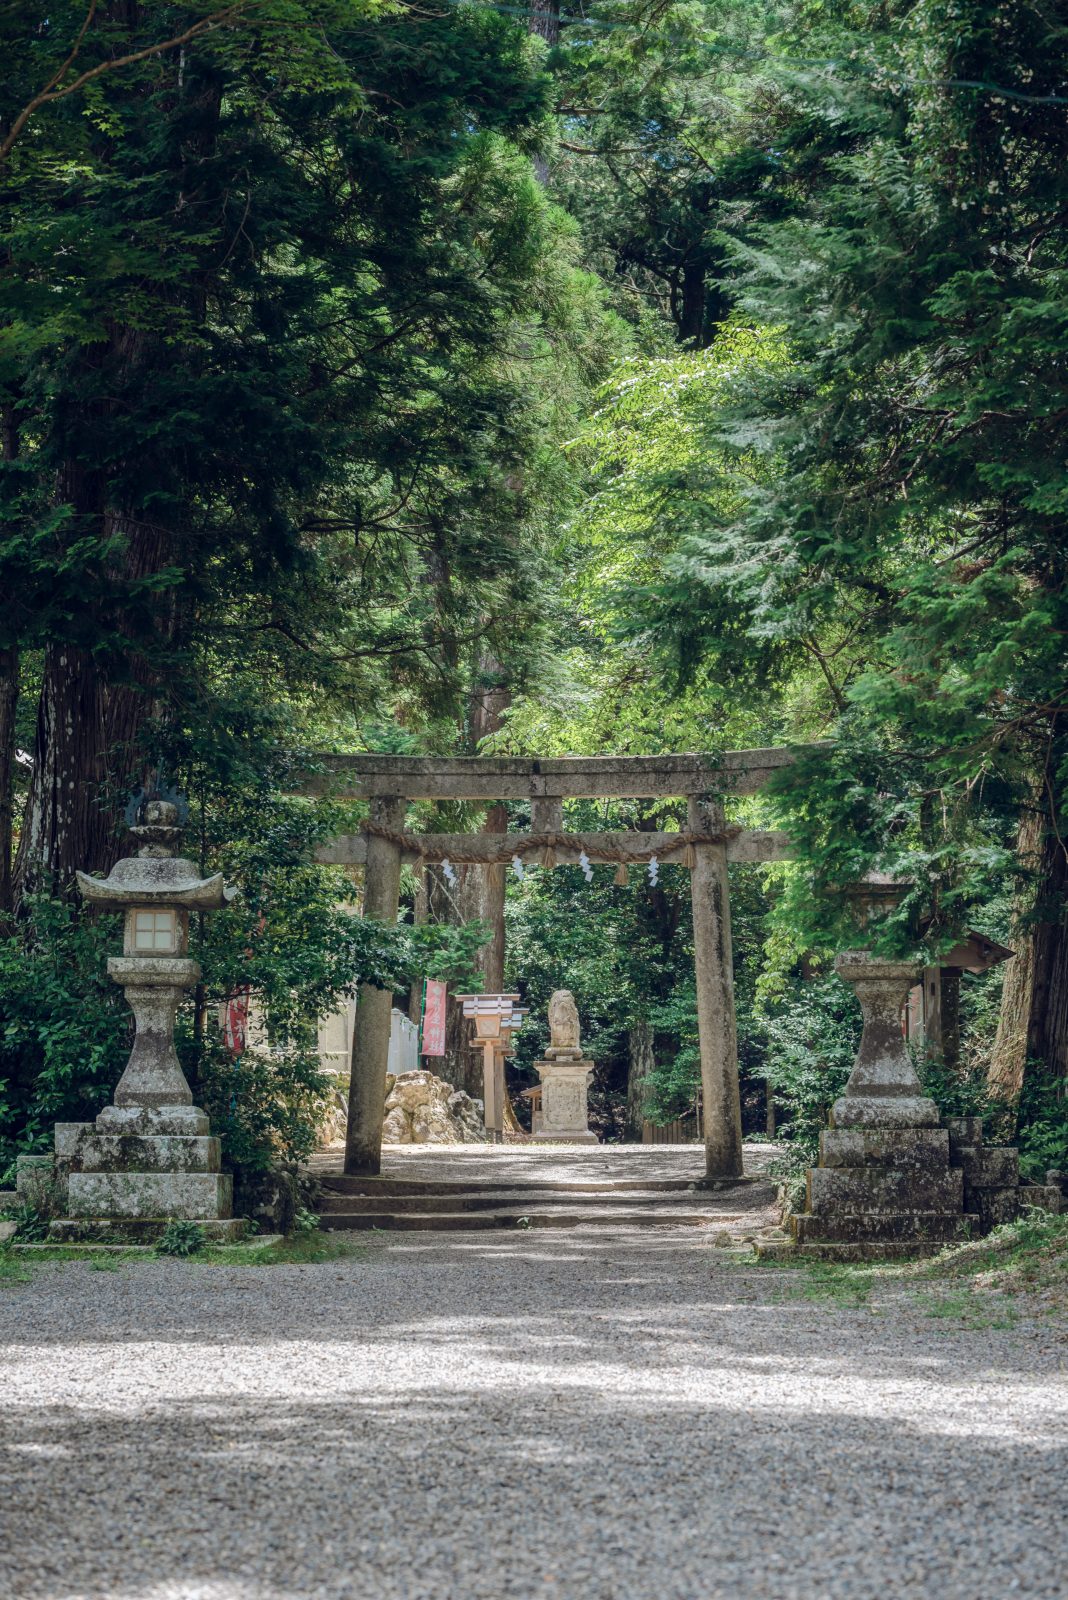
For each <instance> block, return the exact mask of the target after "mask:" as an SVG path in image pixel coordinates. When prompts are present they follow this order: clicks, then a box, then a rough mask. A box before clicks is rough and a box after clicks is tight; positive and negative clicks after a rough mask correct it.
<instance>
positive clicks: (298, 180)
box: [0, 0, 545, 893]
mask: <svg viewBox="0 0 1068 1600" xmlns="http://www.w3.org/2000/svg"><path fill="white" fill-rule="evenodd" d="M375 9H376V8H375V7H374V5H373V3H371V4H367V3H362V0H312V3H307V4H306V3H297V0H269V3H268V4H265V5H260V6H257V7H255V8H249V9H248V10H247V11H245V10H239V12H238V13H236V14H235V15H234V16H233V17H232V18H231V19H230V20H229V22H228V23H227V24H226V25H224V26H220V27H217V28H214V29H212V30H209V31H205V32H203V33H201V34H199V35H198V36H197V37H195V38H193V39H191V40H189V41H188V42H187V43H186V44H185V45H184V46H182V47H181V48H170V49H165V50H161V51H159V52H158V53H156V54H151V55H149V56H147V57H145V58H144V59H142V60H140V61H137V62H133V63H130V64H127V65H124V66H116V67H115V70H112V71H107V72H104V73H102V74H100V75H99V76H98V77H96V78H94V79H93V80H92V81H91V82H89V83H87V84H86V85H85V86H84V87H83V88H82V89H81V90H80V91H79V92H78V93H76V94H71V95H70V96H69V97H67V98H63V99H60V100H57V101H54V102H51V103H47V104H45V105H42V106H41V107H39V108H38V109H37V111H36V112H35V114H34V116H33V117H32V118H31V119H30V120H29V121H28V122H27V123H26V125H25V126H24V127H23V128H22V130H21V133H20V136H19V138H18V139H17V140H16V141H15V143H14V144H13V147H12V150H11V154H10V157H9V159H8V161H7V163H6V164H5V166H4V167H3V169H2V172H0V185H2V193H3V199H4V207H3V224H2V225H3V229H4V235H5V237H4V248H3V268H2V271H0V300H2V319H3V324H4V327H5V329H6V333H5V337H4V341H3V346H2V355H0V389H2V394H0V404H2V407H3V419H4V441H5V443H4V462H3V469H2V470H3V476H4V482H5V494H4V500H3V507H2V521H0V574H2V586H3V591H4V595H5V606H4V608H3V615H2V617H0V669H2V671H3V675H4V676H3V685H2V686H0V737H2V739H3V748H2V750H0V785H2V786H3V794H2V795H0V801H2V800H4V799H5V797H9V796H10V776H9V770H10V765H11V759H12V750H13V743H14V727H13V718H12V715H11V714H10V708H11V706H12V704H13V699H14V687H13V686H14V683H15V682H16V676H15V675H16V673H17V669H18V654H19V652H20V651H27V650H29V651H30V652H32V653H33V659H34V661H35V662H38V661H39V662H40V698H39V705H38V708H37V712H36V719H35V721H36V730H35V736H34V748H33V769H32V783H31V787H30V792H29V796H28V801H27V804H26V810H25V817H24V821H23V826H22V829H21V842H20V849H19V857H18V876H19V878H20V880H21V887H22V888H23V890H25V889H27V888H31V887H33V886H34V885H35V884H38V883H41V882H46V883H58V884H60V885H62V884H64V883H66V882H67V881H68V880H69V878H70V876H71V874H72V872H73V870H74V869H75V868H76V867H85V866H91V867H93V868H106V867H107V866H108V864H109V862H110V861H112V860H113V859H114V856H115V853H116V849H117V844H116V838H115V816H116V807H117V805H118V803H119V802H120V801H121V800H122V798H123V797H124V796H125V794H126V793H127V792H128V790H129V788H130V787H131V786H132V785H133V784H135V783H136V781H137V780H138V778H139V777H140V776H141V775H142V773H143V772H144V770H145V766H146V763H147V764H151V762H152V759H153V757H154V755H155V753H156V747H155V746H154V745H153V744H151V743H146V729H147V728H150V727H155V726H158V725H159V724H160V723H163V724H166V722H167V721H168V719H173V718H174V717H175V716H180V715H184V714H186V713H187V712H188V708H189V706H190V705H193V704H197V703H200V702H202V701H203V698H204V684H203V652H204V644H205V640H204V629H205V627H206V626H208V625H210V626H211V627H214V628H215V629H216V630H217V635H218V638H219V640H220V649H221V650H223V652H224V654H225V652H227V651H229V653H230V655H231V657H232V658H233V659H234V660H235V662H236V661H238V660H239V658H240V656H241V654H242V651H243V650H244V649H247V651H248V653H249V654H251V655H254V656H256V657H257V658H258V659H259V660H260V661H261V662H263V670H264V671H265V672H267V671H269V654H270V652H269V649H268V650H267V652H266V655H267V658H268V659H266V660H265V647H264V642H263V641H264V639H268V640H277V641H279V649H280V650H284V649H285V648H287V647H288V645H287V641H288V642H289V643H293V641H294V639H295V640H296V646H297V647H298V648H299V647H300V645H301V644H303V642H304V641H302V640H301V639H300V637H299V635H300V632H301V630H302V629H304V628H310V629H314V628H315V627H317V626H319V625H321V623H322V620H323V615H324V614H326V615H334V616H335V619H337V620H338V626H339V627H342V628H343V627H344V625H345V623H344V617H343V615H342V614H343V612H344V601H345V599H347V598H348V592H347V591H346V590H345V582H344V581H343V582H341V583H340V584H339V583H338V582H337V581H336V580H337V570H338V569H337V560H338V551H339V547H340V548H343V550H344V554H345V561H346V562H347V566H346V567H345V569H344V572H345V573H347V574H348V575H349V576H350V577H351V574H352V573H353V572H354V571H355V572H360V571H363V570H364V569H365V568H366V565H367V563H368V562H369V561H372V560H373V556H374V550H375V545H376V541H377V540H378V539H379V538H380V537H381V535H382V528H381V527H380V526H379V525H378V523H377V522H376V519H375V513H376V512H381V511H382V508H383V507H384V506H385V507H386V508H387V510H388V509H389V508H391V507H396V506H400V505H403V506H411V505H413V504H414V505H415V507H416V508H417V512H416V513H415V514H413V515H412V516H411V522H410V529H412V530H414V531H411V532H410V533H409V544H412V543H413V541H414V545H415V547H416V556H417V557H418V561H417V563H416V564H417V566H421V568H422V571H423V573H424V575H425V576H426V578H427V584H426V587H427V589H428V592H429V593H430V595H431V596H432V598H433V600H434V603H435V604H436V605H437V613H436V619H437V620H436V621H435V620H434V619H433V618H430V619H429V620H425V625H424V626H423V627H422V629H421V631H420V630H419V629H417V630H416V635H417V636H416V637H414V638H412V637H408V636H404V637H401V638H400V639H398V638H397V637H396V630H394V631H393V633H392V634H390V633H389V629H390V626H391V625H390V623H389V621H388V619H387V621H385V622H381V623H376V624H375V626H372V627H371V628H370V630H369V637H365V638H364V640H363V645H362V649H363V651H364V653H365V654H366V653H370V654H374V652H375V651H376V650H381V651H382V652H384V653H388V651H389V650H390V649H393V650H394V651H399V652H401V653H403V652H404V651H405V650H408V651H409V653H411V652H413V651H414V652H416V653H419V652H421V653H422V659H423V660H424V661H425V660H426V659H427V658H428V657H429V658H431V659H432V660H434V659H436V660H437V661H438V662H440V663H443V665H440V666H438V667H437V669H436V670H438V671H442V670H445V669H447V667H448V662H449V658H450V651H451V653H452V655H455V654H456V650H455V648H454V646H453V645H451V644H450V630H451V631H452V632H453V633H454V632H455V630H456V628H457V627H459V626H460V624H461V622H462V617H463V612H462V606H461V604H460V602H459V599H458V598H455V597H454V595H453V593H452V589H453V587H454V586H455V584H456V582H457V577H459V579H460V580H462V579H463V578H464V577H465V576H466V574H467V573H468V571H471V572H472V581H473V582H474V583H477V582H478V581H479V580H480V579H485V578H486V577H487V575H488V577H489V578H492V577H493V575H494V573H495V572H498V571H500V570H501V569H502V566H503V567H504V568H507V567H509V566H514V565H515V561H516V554H515V549H514V543H515V541H514V538H513V539H511V540H507V539H505V540H500V541H497V540H496V539H495V538H494V526H493V519H494V518H495V517H496V518H497V519H498V521H500V520H501V519H506V520H508V523H509V527H510V529H514V527H515V524H516V521H517V514H516V509H515V506H514V505H512V504H510V503H509V500H510V496H509V490H508V485H507V479H506V474H507V471H508V468H509V464H510V462H511V461H513V460H514V459H515V458H516V457H517V455H520V454H521V453H522V451H523V449H524V448H525V445H526V440H525V439H524V436H523V426H524V421H523V406H522V403H521V395H522V381H521V378H520V376H519V375H518V374H517V373H516V372H506V371H503V370H502V364H500V363H498V364H497V365H496V366H495V364H494V363H495V358H497V357H498V356H499V355H500V354H501V348H502V344H503V342H504V334H503V332H502V330H503V329H504V328H505V327H506V325H507V322H508V318H509V317H510V316H511V315H514V313H515V311H516V310H517V308H520V307H521V306H522V305H523V303H524V295H526V296H527V297H528V298H529V292H530V283H531V276H532V272H533V271H534V270H535V267H536V262H537V258H538V254H539V251H541V252H542V253H544V250H545V240H544V238H543V237H540V236H539V235H538V227H537V222H538V219H537V213H536V207H535V206H534V204H533V202H532V201H531V198H530V196H529V195H528V194H526V193H525V192H524V189H523V183H522V181H521V179H520V176H519V173H520V171H521V169H522V163H520V164H519V166H518V167H517V166H516V163H515V162H511V161H510V158H509V156H508V153H507V149H508V147H507V146H506V144H505V143H504V142H503V141H504V140H505V139H507V138H512V137H518V138H520V139H522V138H523V137H524V136H525V135H527V134H528V133H529V130H530V129H531V128H532V127H534V126H535V125H536V124H537V121H538V119H539V117H540V116H541V114H542V110H543V105H544V101H545V83H544V80H543V78H542V76H541V75H540V72H539V69H538V66H537V61H536V50H535V49H534V47H532V46H531V45H530V43H529V42H528V40H527V39H526V38H525V36H524V33H523V30H522V29H521V28H520V27H519V26H517V25H516V24H515V23H514V22H512V21H511V20H509V19H507V18H502V17H501V16H499V15H497V14H496V13H494V12H493V11H491V10H477V9H474V8H465V9H464V10H462V11H449V12H448V13H447V14H445V15H438V16H428V15H427V14H426V13H425V11H423V10H422V9H421V8H413V9H412V10H410V11H409V10H408V9H407V8H405V7H402V8H399V9H394V10H392V11H391V12H390V13H389V14H388V15H385V16H381V17H378V16H376V15H375ZM202 16H203V11H202V10H198V8H195V7H190V6H183V5H175V6H164V7H161V6H138V5H128V4H121V5H107V6H104V7H101V8H97V9H95V10H93V11H92V12H91V13H90V18H89V25H88V26H87V28H86V30H85V33H84V37H83V38H82V39H81V43H80V47H79V55H78V58H77V65H78V69H79V71H85V70H91V68H92V67H93V66H94V65H101V64H109V63H118V62H120V61H121V60H122V58H124V57H125V56H127V55H130V54H134V53H137V52H139V51H143V50H146V49H150V48H151V47H152V46H153V45H156V44H160V43H166V42H167V41H169V40H170V39H172V38H174V37H176V36H177V35H178V34H180V33H181V32H182V31H183V29H186V28H187V27H189V26H190V25H195V24H196V22H197V19H198V17H202ZM84 20H85V13H84V11H81V10H79V8H78V7H77V6H76V5H63V4H61V5H60V6H59V7H58V8H57V7H55V6H52V5H49V6H48V7H47V8H45V7H43V6H38V7H37V8H36V12H35V15H34V16H33V17H31V18H27V16H26V14H25V11H23V12H22V13H21V14H20V15H19V17H18V19H17V21H16V20H15V19H14V18H13V17H12V18H11V19H10V20H9V23H8V30H9V35H10V36H9V37H8V38H7V39H6V40H5V41H4V44H5V50H4V60H5V67H4V83H3V108H4V110H3V116H4V119H5V128H8V129H10V128H12V126H13V124H14V121H15V118H16V115H17V111H18V109H19V108H21V107H24V106H26V105H27V104H28V103H29V102H30V101H31V100H32V99H33V97H34V94H35V93H36V92H37V91H39V90H40V89H41V88H42V86H43V85H44V84H46V83H47V82H48V80H49V78H50V77H51V76H52V74H53V73H54V72H55V71H56V70H57V68H58V67H59V66H60V65H61V63H62V61H63V60H64V58H65V56H66V55H67V53H68V51H69V48H70V44H71V41H72V40H74V39H75V38H76V37H77V36H78V32H79V28H80V26H81V23H82V22H83V21H84ZM62 81H64V80H61V82H62ZM472 485H473V487H471V486H472ZM514 498H515V497H514V495H512V496H511V499H512V500H514ZM339 541H340V546H339ZM420 541H421V542H420ZM408 555H409V556H411V551H410V550H409V551H408ZM345 581H348V579H346V580H345ZM402 581H403V582H404V584H405V585H407V586H408V587H411V588H414V589H415V590H421V589H422V587H423V585H421V584H420V583H419V581H418V578H417V577H416V576H415V574H414V572H413V570H412V569H411V568H409V570H407V571H405V573H404V574H403V580H402ZM389 600H390V597H389V596H387V597H386V602H385V604H384V607H383V609H384V611H385V612H386V613H389V611H390V605H389ZM431 609H433V607H431ZM383 630H385V632H386V633H387V634H389V637H387V638H385V639H383V638H382V637H381V635H382V632H383ZM235 641H236V643H235ZM357 653H358V652H357ZM431 675H433V672H432V673H431ZM153 738H155V735H153ZM0 823H4V824H5V825H6V826H7V827H8V829H10V816H8V817H7V818H6V819H5V817H4V815H3V813H2V811H0ZM9 843H10V841H9V839H4V838H0V853H2V854H3V856H4V859H5V861H6V860H7V856H8V847H9ZM0 887H3V886H0ZM6 892H8V893H9V892H10V891H9V890H7V891H6Z"/></svg>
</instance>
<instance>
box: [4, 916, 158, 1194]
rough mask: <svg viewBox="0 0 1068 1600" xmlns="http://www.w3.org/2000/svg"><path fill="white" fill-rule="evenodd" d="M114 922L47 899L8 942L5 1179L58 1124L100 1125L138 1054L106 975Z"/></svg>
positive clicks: (118, 996)
mask: <svg viewBox="0 0 1068 1600" xmlns="http://www.w3.org/2000/svg"><path fill="white" fill-rule="evenodd" d="M118 942H119V941H118V933H117V919H116V918H115V917H113V916H101V917H85V916H83V917H78V916H77V915H76V913H75V912H74V911H73V910H72V908H71V907H70V906H69V905H68V904H66V903H65V902H62V901H57V900H50V899H47V898H45V899H38V900H35V901H33V903H32V904H31V905H30V906H29V907H28V916H27V920H26V923H25V925H24V927H23V928H22V929H20V930H19V931H18V932H15V933H8V934H7V935H6V936H4V937H2V938H0V1177H2V1176H3V1174H4V1173H8V1174H9V1173H10V1171H11V1170H12V1168H13V1165H14V1157H15V1155H16V1153H17V1151H19V1150H26V1151H33V1150H43V1149H45V1148H46V1147H48V1146H50V1145H51V1142H52V1125H53V1123H55V1122H57V1121H59V1122H80V1121H87V1120H91V1119H92V1118H93V1117H95V1115H96V1113H97V1112H98V1111H99V1110H100V1109H101V1107H102V1106H104V1105H105V1104H106V1103H107V1101H108V1099H109V1098H110V1093H111V1090H112V1089H113V1088H114V1085H115V1083H116V1081H117V1080H118V1076H119V1073H120V1072H121V1070H122V1067H123V1065H124V1063H125V1059H126V1056H127V1055H128V1053H129V1022H128V1016H129V1013H128V1012H127V1011H126V1008H125V1007H124V1005H123V1003H122V997H121V994H120V992H119V990H118V989H117V988H116V986H115V985H114V984H113V983H112V982H111V980H110V978H108V976H107V972H106V958H107V954H109V953H110V954H114V952H115V950H116V948H117V947H118Z"/></svg>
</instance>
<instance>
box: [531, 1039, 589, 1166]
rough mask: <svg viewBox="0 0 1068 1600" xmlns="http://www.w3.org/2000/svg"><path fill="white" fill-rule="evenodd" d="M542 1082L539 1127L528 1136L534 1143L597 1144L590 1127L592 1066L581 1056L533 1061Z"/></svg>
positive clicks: (562, 1055)
mask: <svg viewBox="0 0 1068 1600" xmlns="http://www.w3.org/2000/svg"><path fill="white" fill-rule="evenodd" d="M534 1070H535V1071H536V1072H537V1073H538V1075H539V1077H540V1078H541V1127H540V1128H539V1130H538V1132H537V1133H535V1134H532V1135H531V1138H532V1140H533V1141H534V1142H535V1143H543V1144H544V1143H553V1142H556V1143H565V1144H597V1143H598V1139H597V1135H596V1134H595V1133H591V1131H590V1125H589V1100H588V1088H589V1082H590V1078H591V1076H592V1074H593V1062H592V1061H586V1060H584V1059H583V1058H582V1057H581V1056H577V1057H576V1056H574V1055H570V1054H568V1055H564V1054H559V1055H557V1056H556V1057H555V1058H554V1059H551V1060H544V1061H535V1063H534Z"/></svg>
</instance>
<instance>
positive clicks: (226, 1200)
mask: <svg viewBox="0 0 1068 1600" xmlns="http://www.w3.org/2000/svg"><path fill="white" fill-rule="evenodd" d="M232 1205H233V1180H232V1179H231V1177H230V1175H229V1173H224V1172H72V1173H71V1175H70V1180H69V1184H68V1198H67V1206H68V1211H69V1214H70V1216H71V1217H94V1218H98V1219H100V1220H104V1219H111V1218H115V1217H161V1216H162V1217H184V1218H190V1219H192V1220H194V1221H195V1220H198V1219H199V1218H202V1217H215V1218H227V1217H229V1215H230V1212H231V1209H232Z"/></svg>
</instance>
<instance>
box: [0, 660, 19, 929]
mask: <svg viewBox="0 0 1068 1600" xmlns="http://www.w3.org/2000/svg"><path fill="white" fill-rule="evenodd" d="M18 699H19V653H18V650H17V649H16V648H15V646H14V645H11V646H9V647H8V648H7V649H0V917H5V916H8V915H9V914H10V912H11V911H12V910H13V908H14V883H13V877H12V868H13V862H12V858H11V853H12V844H13V838H14V831H13V830H14V823H15V711H16V709H17V707H18Z"/></svg>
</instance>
